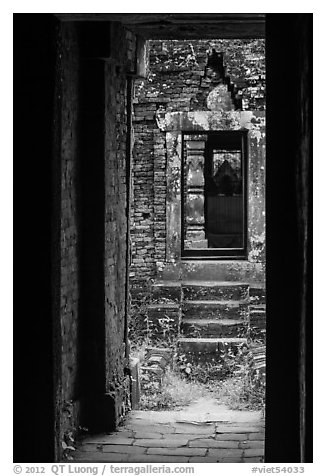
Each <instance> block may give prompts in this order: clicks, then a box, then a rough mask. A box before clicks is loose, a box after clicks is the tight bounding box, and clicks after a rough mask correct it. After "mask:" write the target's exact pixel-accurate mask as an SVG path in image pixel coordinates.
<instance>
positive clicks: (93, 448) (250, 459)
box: [74, 399, 265, 463]
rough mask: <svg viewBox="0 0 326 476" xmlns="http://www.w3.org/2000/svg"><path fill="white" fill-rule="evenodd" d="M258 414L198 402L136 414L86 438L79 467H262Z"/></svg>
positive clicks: (77, 457) (78, 457)
mask: <svg viewBox="0 0 326 476" xmlns="http://www.w3.org/2000/svg"><path fill="white" fill-rule="evenodd" d="M264 438H265V435H264V420H263V418H262V415H261V413H260V412H251V411H234V410H229V409H228V408H227V407H226V406H225V405H221V404H219V403H218V402H216V400H208V399H200V400H198V401H197V402H196V403H193V404H192V405H190V406H189V407H187V408H184V409H182V410H179V411H160V412H154V411H132V412H131V413H130V414H129V415H128V417H127V419H126V421H125V424H124V425H123V426H121V427H120V428H119V430H118V431H116V432H114V433H111V434H102V435H98V436H88V437H86V438H85V439H83V440H82V441H81V442H80V444H79V446H78V448H77V450H76V452H75V454H74V461H76V462H120V463H124V462H128V463H150V462H152V463H254V462H263V456H264Z"/></svg>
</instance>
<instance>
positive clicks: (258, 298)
mask: <svg viewBox="0 0 326 476" xmlns="http://www.w3.org/2000/svg"><path fill="white" fill-rule="evenodd" d="M249 298H250V303H251V304H254V305H264V304H265V303H266V289H265V287H264V286H255V285H252V286H250V289H249Z"/></svg>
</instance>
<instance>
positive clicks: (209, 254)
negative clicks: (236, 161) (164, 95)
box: [181, 129, 249, 260]
mask: <svg viewBox="0 0 326 476" xmlns="http://www.w3.org/2000/svg"><path fill="white" fill-rule="evenodd" d="M201 134H202V135H207V136H208V139H207V144H209V142H212V141H214V139H215V140H218V138H219V137H222V136H224V140H225V138H227V136H228V135H229V136H230V137H231V136H233V137H235V135H237V136H238V137H240V138H241V149H240V150H241V163H242V187H243V247H242V248H193V249H185V247H184V232H185V223H184V220H185V215H184V212H185V201H184V190H185V189H184V187H185V159H186V158H185V153H184V150H185V147H184V146H185V138H184V137H185V136H188V135H201ZM230 143H231V142H230ZM216 148H217V147H216V146H215V145H214V146H213V145H212V144H209V145H208V146H206V150H205V160H206V158H207V157H208V156H209V154H211V153H212V150H213V149H216ZM181 150H182V158H181V259H182V260H196V259H198V260H203V259H204V260H228V259H237V260H246V259H248V162H249V161H248V156H249V154H248V130H247V129H238V130H220V131H212V130H210V131H204V130H203V131H186V130H184V131H182V141H181Z"/></svg>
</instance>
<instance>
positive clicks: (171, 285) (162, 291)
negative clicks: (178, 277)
mask: <svg viewBox="0 0 326 476" xmlns="http://www.w3.org/2000/svg"><path fill="white" fill-rule="evenodd" d="M152 298H153V300H154V301H155V300H156V301H161V302H162V301H171V302H180V299H181V283H180V281H156V282H155V283H153V285H152Z"/></svg>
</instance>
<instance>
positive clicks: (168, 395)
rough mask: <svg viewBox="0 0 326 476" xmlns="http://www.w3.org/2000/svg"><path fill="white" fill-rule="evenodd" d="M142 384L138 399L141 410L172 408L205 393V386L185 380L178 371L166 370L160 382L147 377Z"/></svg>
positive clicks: (189, 401)
mask: <svg viewBox="0 0 326 476" xmlns="http://www.w3.org/2000/svg"><path fill="white" fill-rule="evenodd" d="M145 382H146V383H144V385H143V390H144V392H143V394H142V396H141V400H140V407H139V408H140V409H141V410H172V409H175V408H180V407H184V406H187V405H189V404H190V403H192V402H193V401H195V400H197V399H198V398H200V397H203V396H204V395H206V393H207V392H206V390H205V388H204V387H203V386H202V385H200V384H196V383H194V382H189V381H187V380H186V379H185V378H184V377H182V376H181V375H180V373H176V372H174V371H172V370H167V372H166V374H165V376H164V377H163V381H162V384H161V385H160V384H159V383H158V382H153V381H151V380H150V378H148V380H147V381H145Z"/></svg>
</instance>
